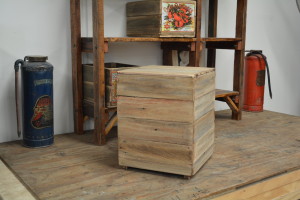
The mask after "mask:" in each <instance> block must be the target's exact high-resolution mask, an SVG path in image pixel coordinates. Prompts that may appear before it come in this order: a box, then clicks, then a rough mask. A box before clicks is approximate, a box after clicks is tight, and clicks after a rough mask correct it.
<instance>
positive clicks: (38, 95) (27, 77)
mask: <svg viewBox="0 0 300 200" xmlns="http://www.w3.org/2000/svg"><path fill="white" fill-rule="evenodd" d="M47 59H48V57H47V56H26V57H25V58H24V60H22V59H19V60H17V61H16V62H15V88H16V91H15V92H16V108H17V124H18V135H19V137H20V135H21V132H22V133H23V145H24V146H26V147H46V146H50V145H51V144H53V141H54V136H53V132H54V131H53V66H52V65H51V64H50V63H48V62H46V60H47ZM20 66H21V72H22V82H21V83H22V84H21V88H22V89H21V92H19V83H18V82H19V68H20ZM19 94H21V96H22V98H21V99H22V104H21V105H22V111H23V112H22V128H21V123H20V114H19V109H18V107H19V106H18V102H19V101H20V100H19ZM21 130H22V131H21Z"/></svg>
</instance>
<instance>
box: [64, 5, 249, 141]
mask: <svg viewBox="0 0 300 200" xmlns="http://www.w3.org/2000/svg"><path fill="white" fill-rule="evenodd" d="M196 1H197V17H196V21H197V25H196V37H195V38H142V37H104V12H103V9H104V5H103V0H93V38H83V37H81V31H80V29H81V23H80V0H70V7H71V33H72V69H73V71H72V77H73V78H72V80H73V104H74V130H75V132H76V133H77V134H83V123H84V114H83V91H82V90H83V80H82V58H81V57H82V53H84V52H88V53H93V56H94V96H95V98H94V105H93V109H94V123H95V130H94V135H95V142H96V143H97V144H99V145H100V144H105V142H106V140H105V138H106V135H107V134H108V132H109V130H110V128H111V127H112V126H113V124H114V123H115V122H116V121H117V115H116V113H115V114H113V115H112V117H110V118H109V113H110V112H116V109H115V108H106V107H105V73H104V55H105V53H107V52H108V46H109V44H110V43H113V42H161V48H162V50H163V63H162V64H163V65H172V50H185V51H189V52H190V58H189V60H190V63H189V66H195V67H199V65H200V60H201V52H202V50H203V48H207V49H208V58H207V66H209V67H215V61H216V49H231V50H234V51H235V56H234V60H235V61H234V80H233V91H225V90H218V91H217V92H216V94H217V96H216V99H217V100H220V101H224V102H226V103H227V104H228V105H229V107H230V108H231V109H232V119H235V120H241V118H242V112H241V108H242V100H243V99H242V96H243V74H244V70H243V69H244V50H245V36H246V11H247V0H237V14H236V35H235V38H217V10H218V9H217V8H218V0H207V1H209V23H208V37H207V38H203V37H201V11H202V0H196ZM124 9H125V8H124ZM218 94H219V96H218ZM220 94H221V95H220Z"/></svg>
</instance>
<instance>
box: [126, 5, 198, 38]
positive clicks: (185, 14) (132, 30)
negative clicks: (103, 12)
mask: <svg viewBox="0 0 300 200" xmlns="http://www.w3.org/2000/svg"><path fill="white" fill-rule="evenodd" d="M126 13H127V35H128V36H132V37H195V24H196V23H195V19H196V1H189V0H153V1H137V2H129V3H127V6H126Z"/></svg>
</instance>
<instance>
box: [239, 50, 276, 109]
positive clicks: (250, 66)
mask: <svg viewBox="0 0 300 200" xmlns="http://www.w3.org/2000/svg"><path fill="white" fill-rule="evenodd" d="M248 52H249V53H248V54H247V55H246V57H245V82H244V105H243V109H244V110H245V111H252V112H262V111H263V104H264V90H265V76H266V71H267V76H268V85H269V94H270V97H271V99H272V89H271V80H270V70H269V65H268V62H267V57H266V56H265V55H264V54H263V53H262V51H261V50H250V51H248Z"/></svg>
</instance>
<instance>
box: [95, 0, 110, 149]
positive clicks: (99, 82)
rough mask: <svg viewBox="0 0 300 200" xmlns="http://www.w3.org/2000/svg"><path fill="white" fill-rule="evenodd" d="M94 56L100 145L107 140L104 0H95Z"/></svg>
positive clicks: (97, 141)
mask: <svg viewBox="0 0 300 200" xmlns="http://www.w3.org/2000/svg"><path fill="white" fill-rule="evenodd" d="M92 5H93V47H94V49H93V56H94V60H93V61H94V97H95V98H94V102H95V104H94V127H95V130H94V135H95V141H96V144H98V145H103V144H105V142H106V138H105V124H106V122H107V121H108V113H107V112H105V71H104V52H105V49H104V48H103V47H104V44H105V41H104V13H103V12H104V10H103V0H93V3H92Z"/></svg>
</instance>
